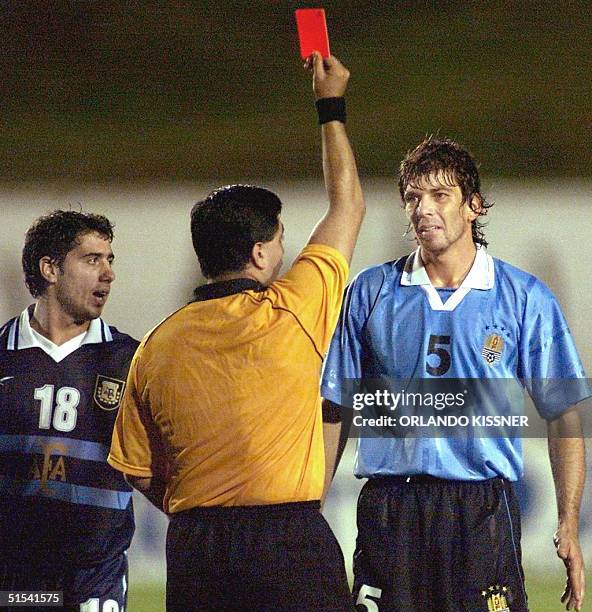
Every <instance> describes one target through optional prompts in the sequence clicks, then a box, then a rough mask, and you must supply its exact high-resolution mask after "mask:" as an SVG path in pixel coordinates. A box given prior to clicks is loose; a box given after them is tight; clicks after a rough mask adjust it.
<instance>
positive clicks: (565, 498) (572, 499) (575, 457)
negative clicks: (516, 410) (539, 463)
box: [548, 410, 586, 533]
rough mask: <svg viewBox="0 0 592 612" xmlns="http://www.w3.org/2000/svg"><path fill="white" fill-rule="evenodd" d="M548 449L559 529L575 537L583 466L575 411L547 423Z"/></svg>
mask: <svg viewBox="0 0 592 612" xmlns="http://www.w3.org/2000/svg"><path fill="white" fill-rule="evenodd" d="M548 446H549V459H550V462H551V471H552V473H553V481H554V483H555V495H556V498H557V513H558V520H559V526H560V527H565V528H567V529H569V530H570V531H573V532H574V533H577V532H578V527H579V518H580V505H581V501H582V493H583V490H584V483H585V479H586V462H585V445H584V439H583V437H582V430H581V424H580V418H579V415H578V413H577V411H576V410H572V411H569V412H567V413H565V414H564V415H562V416H561V417H560V418H558V419H556V420H555V421H551V422H549V423H548Z"/></svg>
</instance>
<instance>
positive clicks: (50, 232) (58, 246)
mask: <svg viewBox="0 0 592 612" xmlns="http://www.w3.org/2000/svg"><path fill="white" fill-rule="evenodd" d="M90 232H97V233H98V234H100V235H101V236H104V237H105V239H106V240H108V241H109V242H111V241H112V240H113V225H112V223H111V222H110V221H109V219H107V217H103V216H102V215H94V214H92V213H87V212H82V211H76V210H54V211H52V212H51V213H49V214H47V215H44V216H43V217H39V218H38V219H37V220H36V221H35V222H34V223H33V225H31V227H30V228H29V229H28V230H27V233H26V234H25V246H24V247H23V255H22V263H23V272H24V273H25V283H26V285H27V287H28V289H29V292H30V293H31V295H32V296H33V297H34V298H38V297H40V296H42V295H43V294H44V293H45V290H46V289H47V287H48V286H49V283H48V282H47V280H46V279H45V278H44V277H43V275H42V274H41V270H40V269H39V260H40V259H41V258H43V257H49V258H50V259H51V261H52V262H53V263H55V264H57V265H58V267H59V268H60V270H63V264H64V259H66V255H67V254H68V253H69V252H70V251H71V250H72V249H75V248H76V246H77V245H78V244H79V242H78V240H79V238H80V237H81V236H84V235H85V234H88V233H90Z"/></svg>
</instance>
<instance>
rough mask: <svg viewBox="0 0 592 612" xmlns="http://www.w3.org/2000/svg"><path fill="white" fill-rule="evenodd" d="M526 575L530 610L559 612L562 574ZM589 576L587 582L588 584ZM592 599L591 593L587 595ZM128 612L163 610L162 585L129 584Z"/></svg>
mask: <svg viewBox="0 0 592 612" xmlns="http://www.w3.org/2000/svg"><path fill="white" fill-rule="evenodd" d="M560 571H561V570H560V568H559V567H558V574H556V575H553V576H545V577H543V576H539V577H533V576H527V588H528V593H529V604H530V610H531V612H556V611H557V612H559V611H560V610H564V609H565V608H564V606H562V605H561V603H560V601H559V596H560V595H561V593H562V591H563V576H562V575H560V573H559V572H560ZM590 580H591V579H590V577H588V583H589V584H590ZM589 597H590V599H592V595H590V596H589ZM127 610H128V612H163V611H164V585H162V586H161V585H157V586H154V585H141V584H137V585H136V586H134V585H133V583H132V585H131V586H130V592H129V600H128V607H127ZM584 610H592V603H591V601H590V600H589V601H588V602H586V604H585V605H584Z"/></svg>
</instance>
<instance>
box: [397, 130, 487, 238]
mask: <svg viewBox="0 0 592 612" xmlns="http://www.w3.org/2000/svg"><path fill="white" fill-rule="evenodd" d="M430 176H431V177H434V176H438V177H439V178H440V180H442V181H444V183H445V184H447V185H450V186H456V185H458V187H460V190H461V192H462V197H463V203H467V204H468V205H469V206H470V207H471V209H472V210H473V211H474V212H478V214H479V217H482V216H485V215H486V214H487V211H488V209H490V208H491V207H492V206H493V202H488V201H487V200H486V199H485V198H484V197H483V194H482V193H481V179H480V178H479V171H478V169H477V164H476V163H475V160H474V159H473V156H472V155H471V154H470V153H469V152H468V151H467V150H466V149H465V148H464V147H462V146H461V145H459V144H458V143H457V142H454V141H453V140H450V139H448V138H444V139H442V140H440V139H437V138H434V137H431V136H430V137H428V138H426V139H425V140H423V141H422V142H420V143H419V144H418V145H417V146H416V147H415V149H413V150H412V151H410V152H409V153H408V154H407V155H406V156H405V158H404V159H403V161H402V162H401V166H400V168H399V193H400V194H401V199H402V200H403V202H404V196H405V190H406V189H407V187H408V186H409V185H411V186H417V185H418V184H419V183H420V182H421V181H422V179H428V178H429V177H430ZM474 196H477V198H478V199H479V201H480V204H481V207H480V209H479V210H475V209H474V208H473V205H472V200H473V197H474ZM485 225H486V224H485V223H484V222H482V221H479V218H477V219H475V220H474V221H473V222H472V224H471V231H472V236H473V242H474V243H475V244H480V245H483V246H484V247H486V246H487V240H486V239H485V234H484V232H483V228H484V227H485Z"/></svg>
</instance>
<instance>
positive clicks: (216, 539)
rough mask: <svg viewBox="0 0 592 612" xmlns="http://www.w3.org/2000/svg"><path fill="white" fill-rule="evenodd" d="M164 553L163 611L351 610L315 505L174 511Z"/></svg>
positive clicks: (337, 555) (339, 564)
mask: <svg viewBox="0 0 592 612" xmlns="http://www.w3.org/2000/svg"><path fill="white" fill-rule="evenodd" d="M166 554H167V592H166V601H167V611H168V612H192V611H194V610H257V611H260V610H274V611H278V612H279V611H283V610H294V611H296V610H298V611H305V610H336V611H339V610H350V611H351V610H353V605H352V601H351V594H350V591H349V587H348V584H347V577H346V573H345V565H344V561H343V554H342V552H341V549H340V548H339V544H338V543H337V540H336V539H335V536H334V535H333V532H332V531H331V529H330V527H329V525H328V524H327V522H326V521H325V519H324V518H323V516H322V515H321V513H320V511H319V503H318V502H300V503H287V504H277V505H270V506H240V507H220V506H218V507H213V508H194V509H192V510H187V511H185V512H179V513H177V514H174V515H173V516H172V517H171V521H170V523H169V528H168V532H167V552H166Z"/></svg>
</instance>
